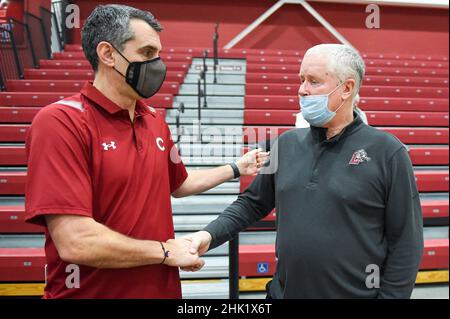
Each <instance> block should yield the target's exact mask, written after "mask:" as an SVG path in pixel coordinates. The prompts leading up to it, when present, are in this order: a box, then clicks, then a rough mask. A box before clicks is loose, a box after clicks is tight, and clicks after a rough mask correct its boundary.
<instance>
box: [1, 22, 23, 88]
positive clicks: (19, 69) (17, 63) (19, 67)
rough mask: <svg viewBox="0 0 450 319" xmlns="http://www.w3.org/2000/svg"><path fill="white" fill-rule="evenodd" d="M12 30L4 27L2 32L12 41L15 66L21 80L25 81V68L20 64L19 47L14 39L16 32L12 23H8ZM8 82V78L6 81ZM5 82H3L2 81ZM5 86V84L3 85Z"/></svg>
mask: <svg viewBox="0 0 450 319" xmlns="http://www.w3.org/2000/svg"><path fill="white" fill-rule="evenodd" d="M8 24H9V26H10V29H11V30H7V29H5V28H3V27H0V31H1V32H2V33H7V34H8V35H9V39H10V43H11V48H12V50H13V55H14V64H15V68H16V71H17V75H18V77H19V79H23V78H24V76H23V68H22V65H21V63H20V58H19V52H18V51H17V45H16V41H15V39H14V32H12V25H11V24H10V22H8ZM4 80H5V81H6V78H5V79H4ZM2 82H3V81H2ZM2 84H3V86H5V83H2Z"/></svg>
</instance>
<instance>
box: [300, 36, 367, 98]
mask: <svg viewBox="0 0 450 319" xmlns="http://www.w3.org/2000/svg"><path fill="white" fill-rule="evenodd" d="M308 54H318V55H323V56H325V57H327V58H328V71H329V72H330V73H332V75H334V76H335V77H336V79H337V80H338V81H339V82H344V81H345V80H347V79H354V80H355V81H356V86H355V91H354V92H353V98H355V97H356V95H357V94H358V92H359V89H360V88H361V84H362V80H363V77H364V73H365V72H366V65H365V63H364V60H363V59H362V57H361V55H359V53H358V52H357V51H356V50H355V49H353V48H352V47H350V46H348V45H344V44H319V45H316V46H313V47H312V48H310V49H309V50H308V51H306V53H305V56H306V55H308Z"/></svg>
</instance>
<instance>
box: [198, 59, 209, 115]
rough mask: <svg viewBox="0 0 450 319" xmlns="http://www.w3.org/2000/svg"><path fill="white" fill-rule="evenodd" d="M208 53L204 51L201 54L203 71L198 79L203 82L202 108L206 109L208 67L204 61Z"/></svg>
mask: <svg viewBox="0 0 450 319" xmlns="http://www.w3.org/2000/svg"><path fill="white" fill-rule="evenodd" d="M208 54H209V51H208V50H205V52H203V70H202V72H200V78H201V79H202V80H203V107H208V102H207V101H206V96H207V93H206V73H207V72H208V66H207V65H206V59H207V58H208Z"/></svg>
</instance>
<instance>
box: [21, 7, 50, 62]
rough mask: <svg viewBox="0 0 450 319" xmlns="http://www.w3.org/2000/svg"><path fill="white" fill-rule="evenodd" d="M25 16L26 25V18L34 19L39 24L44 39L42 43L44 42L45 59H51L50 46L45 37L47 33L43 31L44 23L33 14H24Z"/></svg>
mask: <svg viewBox="0 0 450 319" xmlns="http://www.w3.org/2000/svg"><path fill="white" fill-rule="evenodd" d="M25 16H26V18H27V24H28V18H32V19H35V20H37V21H38V22H39V25H40V27H41V32H42V35H43V37H44V41H43V42H44V46H45V51H46V56H47V59H51V57H52V50H51V48H50V45H49V43H48V39H49V37H48V36H47V31H46V30H45V26H44V22H43V21H42V19H41V18H40V17H38V16H35V15H34V14H32V13H29V12H25Z"/></svg>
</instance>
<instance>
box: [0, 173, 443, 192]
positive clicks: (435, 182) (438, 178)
mask: <svg viewBox="0 0 450 319" xmlns="http://www.w3.org/2000/svg"><path fill="white" fill-rule="evenodd" d="M414 175H415V177H416V183H417V188H418V189H419V192H448V182H449V176H448V170H423V171H415V172H414ZM0 176H2V175H1V173H0ZM253 179H254V177H253V176H245V177H242V178H241V180H240V189H241V191H243V190H245V189H246V188H247V187H248V186H249V185H250V183H251V182H252V181H253ZM5 189H6V187H5ZM0 193H1V190H0Z"/></svg>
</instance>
